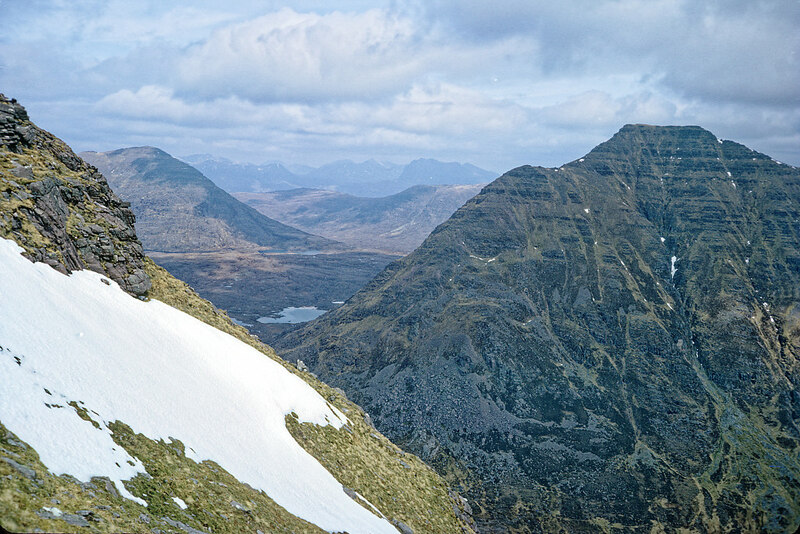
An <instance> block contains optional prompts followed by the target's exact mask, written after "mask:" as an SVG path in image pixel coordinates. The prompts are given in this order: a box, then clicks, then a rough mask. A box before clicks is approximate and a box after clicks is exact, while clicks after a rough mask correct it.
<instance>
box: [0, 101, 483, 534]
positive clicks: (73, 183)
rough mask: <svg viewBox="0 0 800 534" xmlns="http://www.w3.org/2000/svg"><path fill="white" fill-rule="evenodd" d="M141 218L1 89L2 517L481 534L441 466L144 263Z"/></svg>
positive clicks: (106, 528)
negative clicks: (137, 229)
mask: <svg viewBox="0 0 800 534" xmlns="http://www.w3.org/2000/svg"><path fill="white" fill-rule="evenodd" d="M45 186H47V187H45ZM42 192H47V193H49V194H50V196H48V197H45V195H43V194H42ZM42 198H44V200H42ZM53 206H55V207H56V208H58V209H57V210H54V213H47V211H46V210H47V209H49V208H52V207H53ZM112 215H113V216H114V217H115V218H112ZM132 223H133V216H132V214H131V213H130V211H129V210H128V209H127V208H126V207H125V206H124V205H123V204H122V203H121V202H120V200H119V199H118V197H117V196H116V195H115V194H114V193H113V192H112V191H111V190H110V189H109V188H108V186H107V184H106V182H105V179H104V178H103V176H102V175H100V174H99V173H97V171H96V169H94V168H92V167H89V166H87V165H86V164H85V163H83V162H82V161H81V160H80V159H79V158H77V156H75V154H73V153H72V152H71V151H70V150H69V148H68V147H66V145H64V144H63V143H62V142H61V141H59V140H57V139H56V138H54V137H53V136H51V135H50V134H48V133H47V132H44V131H42V130H40V129H38V128H37V127H36V126H35V125H33V124H32V123H31V122H30V121H29V120H28V117H27V114H26V113H25V111H24V109H23V108H22V107H21V106H19V105H18V104H16V103H15V102H13V101H9V100H7V99H6V98H5V97H3V96H2V95H0V376H2V377H3V379H2V382H3V387H2V388H0V527H2V528H4V529H9V530H12V531H47V532H67V531H73V532H80V531H87V530H90V531H98V532H121V531H125V532H141V531H145V530H152V531H154V532H155V531H160V532H174V533H177V532H180V533H183V532H189V533H197V532H245V531H248V532H257V531H259V530H260V531H262V532H322V531H323V530H328V531H342V530H348V531H351V532H359V531H360V532H376V531H377V532H396V531H398V530H400V531H403V532H406V531H408V530H414V531H416V532H427V531H431V532H433V531H435V532H442V533H449V532H458V531H461V530H462V529H467V531H469V527H468V526H467V523H466V522H467V521H468V520H469V519H468V517H467V516H466V515H464V505H463V503H462V502H461V501H460V499H459V498H458V497H457V496H456V495H455V494H452V493H448V490H447V488H446V486H445V485H444V484H443V483H442V481H441V479H439V478H438V477H436V475H435V474H434V473H433V472H432V471H431V470H430V469H429V468H427V467H426V466H425V465H424V464H422V463H421V462H420V461H419V460H418V459H417V458H416V457H413V456H411V455H407V454H405V453H403V452H402V451H401V450H399V449H398V448H396V447H395V446H394V445H392V444H391V443H390V442H389V441H388V440H386V438H384V437H383V436H381V435H380V434H378V433H377V431H375V430H374V429H373V428H372V427H371V426H370V422H369V419H368V417H367V416H366V414H364V412H363V411H361V410H360V408H358V407H357V406H356V405H354V404H353V403H351V402H349V401H348V400H347V399H346V397H344V395H343V394H342V393H340V392H337V391H335V390H333V389H331V388H329V387H328V386H326V385H324V384H322V383H321V382H319V381H318V380H316V379H315V378H313V377H312V376H311V375H309V374H308V373H305V372H303V371H299V370H297V369H295V368H294V367H293V366H290V365H288V364H286V363H285V362H283V361H282V360H280V359H279V358H277V356H276V355H275V353H274V352H273V351H272V350H271V349H270V348H269V347H266V346H265V345H262V344H260V343H258V342H257V341H255V340H254V339H253V338H252V337H251V336H250V335H248V333H247V332H246V331H245V330H244V329H243V328H240V327H237V326H235V325H233V324H232V323H231V322H230V320H229V319H228V318H227V317H226V316H225V314H224V313H223V312H220V311H219V310H217V309H215V308H214V307H213V306H212V305H210V304H209V303H208V302H206V301H203V300H202V299H200V298H199V297H198V296H197V295H196V294H195V293H194V292H193V291H192V290H191V289H190V288H189V287H188V286H186V285H185V284H184V283H182V282H179V281H178V280H176V279H174V278H173V277H171V276H170V275H169V274H167V273H166V271H164V270H163V269H161V268H159V267H157V266H156V265H154V264H153V262H152V261H150V260H149V259H148V258H146V257H144V256H142V255H141V244H140V243H139V241H138V239H137V238H136V234H135V233H134V231H133V226H132ZM91 225H97V226H98V228H99V229H96V228H94V227H93V226H91ZM87 228H88V230H87ZM95 247H98V248H99V249H100V250H101V252H102V253H103V255H97V254H94V253H93V251H94V250H95ZM71 251H72V252H71ZM74 251H77V252H74ZM131 251H133V252H131ZM135 251H139V255H138V256H136V255H135V254H134V252H135ZM23 252H24V255H26V256H28V258H29V259H45V260H47V262H48V263H49V264H51V265H52V266H53V267H55V268H56V269H51V268H50V267H48V266H47V265H45V264H43V263H33V262H32V261H29V260H28V259H24V258H23V257H22V256H21V255H20V253H23ZM73 252H74V253H73ZM89 252H92V253H93V254H92V255H90V254H89ZM106 254H107V255H108V256H109V257H110V259H109V260H107V261H106V259H105V256H104V255H106ZM126 254H128V255H129V256H128V257H126ZM86 267H90V268H92V269H94V270H97V271H98V272H97V273H94V272H90V271H88V270H84V269H85V268H86ZM67 269H69V270H71V271H73V272H72V274H71V275H70V276H65V275H64V274H62V273H63V272H65V271H66V270H67ZM57 270H58V271H61V272H57ZM131 273H132V274H131ZM132 275H136V278H135V280H136V281H137V283H136V284H132V283H130V278H131V276H132ZM106 276H108V277H109V278H113V279H114V280H115V281H116V280H121V281H122V282H124V283H127V285H126V286H125V287H126V289H127V290H128V291H129V292H131V293H134V294H139V295H140V298H139V299H136V298H134V297H133V296H131V295H129V294H126V293H124V292H123V291H121V290H120V288H119V287H118V286H117V284H116V283H115V282H113V281H110V280H108V279H106V278H105V277H106ZM158 301H161V302H158ZM178 310H181V311H178ZM198 319H199V320H198ZM212 327H213V328H212ZM301 447H302V448H301ZM457 514H458V515H460V516H461V517H458V516H457Z"/></svg>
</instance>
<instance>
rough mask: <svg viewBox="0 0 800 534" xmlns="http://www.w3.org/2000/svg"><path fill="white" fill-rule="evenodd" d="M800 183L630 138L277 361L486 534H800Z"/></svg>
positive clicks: (453, 240) (720, 147)
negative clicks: (442, 487)
mask: <svg viewBox="0 0 800 534" xmlns="http://www.w3.org/2000/svg"><path fill="white" fill-rule="evenodd" d="M799 219H800V170H798V169H797V168H794V167H791V166H789V165H783V164H780V163H778V162H776V161H773V160H772V159H770V158H769V157H768V156H765V155H763V154H759V153H757V152H754V151H752V150H749V149H748V148H747V147H744V146H742V145H740V144H737V143H734V142H730V141H721V140H718V139H717V138H716V137H715V136H714V135H713V134H712V133H710V132H708V131H706V130H703V129H702V128H699V127H655V126H645V125H630V126H626V127H624V128H623V129H622V130H621V131H620V132H619V133H618V134H616V135H615V136H614V137H613V138H612V139H611V140H609V141H608V142H606V143H603V144H602V145H600V146H598V147H597V148H595V149H594V150H593V151H591V152H590V153H589V154H587V155H586V156H585V157H584V158H581V159H579V160H577V161H574V162H571V163H569V164H567V165H564V166H562V167H559V168H549V169H546V168H541V167H530V166H526V167H520V168H518V169H514V170H512V171H510V172H508V173H506V174H505V175H504V176H502V177H500V178H499V179H497V180H496V181H495V182H493V183H492V184H490V185H489V186H487V187H486V188H485V189H484V190H483V191H482V192H481V193H480V194H478V195H477V196H476V197H475V198H473V199H472V200H470V201H469V202H467V204H466V205H465V206H464V207H463V208H461V209H460V210H458V211H457V212H456V213H455V214H454V215H453V216H452V217H451V218H450V220H449V221H447V222H446V223H444V224H442V225H441V226H439V227H438V228H437V229H436V230H435V231H434V233H433V234H432V235H431V236H430V237H429V238H428V239H427V240H426V241H425V242H424V243H423V244H422V245H421V246H420V247H419V248H418V249H417V250H416V251H415V252H413V253H412V254H410V255H409V256H407V257H405V258H404V259H402V260H400V261H398V262H395V263H393V264H391V265H390V266H389V267H387V269H386V270H385V271H384V272H383V273H381V274H380V275H379V276H378V277H377V278H375V279H374V280H373V281H372V282H371V283H370V284H368V286H367V287H366V288H365V289H364V290H362V291H361V292H359V293H358V294H356V295H355V296H354V297H352V298H351V299H350V300H349V301H348V303H347V304H345V305H344V306H342V307H341V308H339V309H336V310H333V311H331V312H329V313H327V314H325V315H324V316H322V317H321V318H320V319H318V320H316V321H314V322H312V323H309V324H308V325H307V326H305V327H304V328H302V329H300V330H297V331H294V332H292V333H290V334H288V335H287V336H286V337H284V338H283V339H281V340H279V341H278V342H276V343H275V344H276V346H277V347H278V349H279V352H280V353H281V354H282V355H283V356H284V357H285V358H287V359H288V360H290V361H294V360H296V359H298V358H299V359H302V360H303V361H304V362H305V363H306V364H307V365H308V367H309V368H310V369H311V371H312V372H314V373H316V374H318V375H319V376H320V378H322V379H323V380H325V381H327V382H329V383H331V384H333V385H335V386H338V387H341V388H342V389H344V390H345V391H346V392H347V394H348V395H349V396H350V397H351V398H353V399H354V400H356V402H358V403H359V404H361V405H362V406H364V407H365V408H366V409H367V410H368V411H369V412H370V413H371V415H372V417H373V419H374V421H375V425H376V427H377V428H378V429H379V430H381V431H382V432H384V433H386V434H387V435H388V436H390V437H391V438H392V439H393V440H394V441H395V442H397V443H400V444H402V445H403V446H405V447H406V448H407V449H408V450H411V451H412V452H414V453H417V454H419V455H421V456H422V457H423V458H424V459H426V460H428V461H429V462H431V463H432V464H433V465H435V466H436V467H437V468H438V469H439V470H440V472H442V473H444V474H446V475H447V476H448V477H450V481H451V483H454V484H457V485H459V487H460V489H462V490H463V493H465V494H466V495H467V496H468V497H469V498H470V500H471V504H472V505H473V506H472V507H473V509H474V510H476V519H477V520H478V524H479V527H480V528H481V530H482V531H487V532H505V531H508V530H511V531H515V532H516V531H522V532H551V531H552V532H555V531H559V532H560V531H569V532H583V531H597V532H600V531H609V530H610V529H614V528H622V529H628V530H631V531H634V530H637V531H638V530H644V531H651V532H660V531H675V530H677V529H679V528H687V529H690V530H692V531H700V532H712V531H721V532H725V531H748V532H761V531H764V532H793V531H794V530H795V529H796V528H797V527H798V525H800V460H798V458H800V395H798V393H797V392H798V391H800V359H798V355H799V354H800V312H798V310H799V309H800V294H798V288H800V231H798V226H797V221H798V220H799Z"/></svg>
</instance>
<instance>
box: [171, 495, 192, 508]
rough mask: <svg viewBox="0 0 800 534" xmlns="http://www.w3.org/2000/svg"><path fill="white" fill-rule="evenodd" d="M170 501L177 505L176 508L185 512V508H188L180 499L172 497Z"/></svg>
mask: <svg viewBox="0 0 800 534" xmlns="http://www.w3.org/2000/svg"><path fill="white" fill-rule="evenodd" d="M172 500H173V501H174V502H175V504H177V505H178V508H180V509H181V510H186V509H187V508H189V507H188V506H187V505H186V503H185V502H183V499H181V498H180V497H173V498H172Z"/></svg>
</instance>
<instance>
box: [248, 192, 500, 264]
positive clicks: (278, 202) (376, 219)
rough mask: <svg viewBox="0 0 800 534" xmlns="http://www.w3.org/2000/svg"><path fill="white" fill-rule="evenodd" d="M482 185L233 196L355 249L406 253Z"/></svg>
mask: <svg viewBox="0 0 800 534" xmlns="http://www.w3.org/2000/svg"><path fill="white" fill-rule="evenodd" d="M484 185H485V184H477V185H437V186H430V185H417V186H414V187H410V188H408V189H406V190H405V191H403V192H401V193H397V194H395V195H391V196H388V197H382V198H365V197H356V196H352V195H345V194H342V193H336V192H334V191H324V190H319V189H292V190H289V191H276V192H273V193H234V194H233V196H234V197H236V198H237V199H239V200H241V201H242V202H244V203H245V204H247V205H249V206H252V207H253V208H255V209H257V210H258V211H260V212H261V213H263V214H264V215H269V216H270V217H273V218H274V219H277V220H279V221H281V222H282V223H284V224H288V225H291V226H294V227H295V228H300V229H301V230H305V231H306V232H310V233H313V234H316V235H321V236H324V237H327V238H329V239H335V240H336V241H341V242H343V243H346V244H348V245H351V246H353V247H357V248H362V249H374V250H384V251H389V252H396V253H400V254H407V253H409V252H411V251H412V250H414V249H415V248H417V247H418V246H419V245H420V243H422V241H424V240H425V238H426V237H428V234H430V233H431V231H433V229H434V228H436V226H438V225H439V224H441V223H442V222H443V221H445V220H446V219H447V218H448V217H450V215H452V214H453V212H454V211H456V210H457V209H458V208H460V207H461V206H462V205H464V202H466V201H467V200H469V199H470V198H472V197H473V196H475V195H476V194H477V193H478V191H480V190H481V188H482V187H483V186H484Z"/></svg>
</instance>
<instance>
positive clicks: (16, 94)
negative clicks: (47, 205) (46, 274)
mask: <svg viewBox="0 0 800 534" xmlns="http://www.w3.org/2000/svg"><path fill="white" fill-rule="evenodd" d="M333 4H335V6H333ZM0 12H2V13H3V29H2V30H0V92H2V93H4V94H5V95H6V96H7V97H13V98H16V99H17V100H19V101H20V102H21V103H22V104H23V105H24V106H25V107H26V108H27V109H28V112H29V115H30V116H31V118H32V120H33V121H34V122H36V123H37V125H39V126H40V127H43V128H45V129H47V130H49V131H50V132H52V133H54V134H55V135H57V136H59V137H61V138H62V139H64V140H65V141H66V142H67V143H68V144H69V145H70V146H71V147H72V148H73V149H74V150H76V151H83V150H97V151H105V150H113V149H116V148H122V147H129V146H142V145H151V146H156V147H158V148H161V149H163V150H165V151H167V152H169V153H171V154H173V155H175V156H186V155H190V154H197V153H207V154H212V155H214V156H218V157H226V158H229V159H232V160H234V161H242V162H251V163H262V162H268V161H283V162H286V163H291V164H303V165H312V166H319V165H321V164H324V163H327V162H331V161H335V160H340V159H351V160H354V161H363V160H366V159H377V160H379V161H391V162H395V163H407V162H409V161H411V160H413V159H416V158H421V157H426V158H436V159H440V160H443V161H460V162H467V163H473V164H475V165H478V166H480V167H483V168H485V169H487V170H491V171H495V172H498V173H499V172H504V171H506V170H509V169H511V168H513V167H516V166H519V165H524V164H532V165H544V166H555V165H561V164H563V163H566V162H568V161H571V160H573V159H576V158H579V157H580V156H582V155H584V154H585V153H586V152H588V151H589V150H591V149H592V148H593V147H594V146H595V145H597V144H599V143H601V142H603V141H604V140H606V139H608V138H609V137H611V136H612V135H613V134H614V133H615V132H616V131H618V130H619V129H620V128H621V127H622V126H623V125H624V124H627V123H648V124H663V125H667V124H678V125H684V124H696V125H700V126H702V127H704V128H707V129H709V130H711V131H712V132H714V133H715V134H716V135H717V137H720V138H723V139H731V140H734V141H737V142H740V143H744V144H746V145H747V146H749V147H750V148H753V149H755V150H758V151H760V152H764V153H766V154H769V155H770V156H772V157H774V158H776V159H778V160H780V161H783V162H785V163H789V164H792V165H800V58H799V57H798V56H800V31H797V28H800V2H798V1H797V0H782V1H781V0H774V1H758V0H747V1H745V0H725V1H721V0H707V1H704V2H697V1H695V0H573V1H570V2H552V1H550V0H547V1H544V0H542V1H540V0H493V1H491V2H488V1H485V0H484V1H478V0H427V1H423V0H391V1H385V2H379V1H376V2H366V1H360V0H344V1H339V2H330V1H314V0H308V1H296V2H270V1H263V0H260V1H256V0H252V1H247V0H243V1H236V0H229V1H227V2H219V1H217V0H215V1H213V2H212V1H210V0H192V1H188V0H176V1H170V2H163V1H162V0H157V1H156V0H139V1H137V2H130V1H129V0H80V1H75V0H0Z"/></svg>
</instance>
